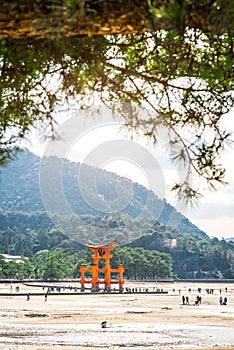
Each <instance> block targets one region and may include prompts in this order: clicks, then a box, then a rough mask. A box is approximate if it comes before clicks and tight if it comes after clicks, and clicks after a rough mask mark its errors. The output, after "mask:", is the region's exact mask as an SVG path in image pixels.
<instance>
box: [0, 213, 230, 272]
mask: <svg viewBox="0 0 234 350" xmlns="http://www.w3.org/2000/svg"><path fill="white" fill-rule="evenodd" d="M86 219H89V222H92V221H93V225H98V222H99V224H100V223H102V230H103V229H104V227H105V225H107V226H108V225H109V224H111V226H113V222H115V225H117V227H121V229H120V230H119V231H117V232H119V233H121V234H122V235H123V232H127V230H126V227H124V226H123V220H124V219H129V218H128V217H127V218H125V217H124V215H123V216H119V217H116V218H115V220H114V221H109V220H106V221H105V220H102V221H97V220H98V218H97V217H96V216H91V215H89V216H88V215H87V217H86ZM130 222H131V225H133V226H132V230H137V229H138V230H142V232H144V234H143V236H142V237H141V238H139V239H137V240H135V241H133V242H132V243H130V244H129V245H128V246H123V245H122V247H121V248H116V249H115V250H114V253H113V259H112V265H113V266H114V267H117V266H118V264H119V263H123V264H124V266H125V278H128V277H129V278H130V277H131V278H146V277H148V278H158V277H160V278H166V277H167V278H168V277H169V276H172V274H173V276H177V277H178V278H234V243H233V242H226V241H225V240H221V241H219V240H218V239H217V238H213V239H210V238H208V237H207V236H205V237H202V236H199V235H196V234H195V233H194V234H190V235H189V234H180V233H179V232H178V231H176V230H169V229H168V228H167V227H166V226H164V225H163V224H161V223H159V222H155V223H152V222H150V221H149V222H147V221H142V222H141V221H140V220H139V221H137V220H135V221H130ZM0 223H1V227H0V247H1V250H0V253H8V254H13V255H20V256H26V257H28V258H29V259H26V260H25V264H24V263H23V264H16V263H13V262H11V263H9V265H6V263H5V262H4V261H2V271H3V272H2V276H3V277H17V276H25V277H30V276H31V277H43V278H54V279H56V278H65V277H76V276H79V266H80V264H81V263H83V262H84V263H87V264H90V263H91V258H90V253H89V251H88V250H84V246H83V245H81V244H79V243H77V242H76V241H75V240H74V239H71V238H68V237H66V236H65V235H64V234H63V233H62V232H61V231H59V230H58V229H55V228H54V227H52V224H51V222H50V221H49V220H48V217H47V216H46V214H42V213H41V214H40V213H34V214H23V213H17V212H12V213H0ZM47 225H48V227H47V228H46V226H47ZM144 225H145V226H144ZM128 228H129V227H128ZM111 230H112V232H114V230H115V229H114V227H112V228H111ZM88 237H89V236H88V235H87V240H86V243H87V242H88ZM116 237H119V238H121V236H120V235H119V236H113V237H112V238H113V239H115V238H116ZM4 271H5V272H4ZM27 271H28V272H27Z"/></svg>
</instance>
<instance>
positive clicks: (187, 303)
mask: <svg viewBox="0 0 234 350" xmlns="http://www.w3.org/2000/svg"><path fill="white" fill-rule="evenodd" d="M186 305H189V297H188V296H187V297H186Z"/></svg>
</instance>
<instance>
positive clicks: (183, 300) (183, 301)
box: [182, 295, 185, 305]
mask: <svg viewBox="0 0 234 350" xmlns="http://www.w3.org/2000/svg"><path fill="white" fill-rule="evenodd" d="M182 303H183V305H185V296H184V295H183V296H182Z"/></svg>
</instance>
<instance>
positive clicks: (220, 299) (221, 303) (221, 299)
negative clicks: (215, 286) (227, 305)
mask: <svg viewBox="0 0 234 350" xmlns="http://www.w3.org/2000/svg"><path fill="white" fill-rule="evenodd" d="M219 304H220V305H223V298H222V297H220V298H219Z"/></svg>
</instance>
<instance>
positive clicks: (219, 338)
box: [0, 282, 234, 350]
mask: <svg viewBox="0 0 234 350" xmlns="http://www.w3.org/2000/svg"><path fill="white" fill-rule="evenodd" d="M72 285H73V286H75V284H74V283H73V284H72ZM16 286H18V287H19V292H20V293H25V295H22V296H20V295H17V296H13V295H10V293H11V292H12V293H13V292H15V287H16ZM125 286H128V287H130V288H131V289H132V288H137V290H139V288H141V291H143V290H144V291H145V289H146V288H148V290H149V292H148V293H124V294H114V293H113V294H105V293H100V294H91V293H89V294H88V293H87V294H86V293H85V294H82V295H81V294H79V293H77V294H69V295H64V294H63V293H64V292H63V290H62V291H61V293H60V294H59V295H53V293H51V294H49V295H48V298H47V301H45V296H44V295H45V290H46V289H47V288H45V289H44V290H42V288H41V287H30V286H25V285H22V284H14V285H12V286H10V285H9V284H0V293H3V292H5V293H9V295H7V296H0V349H4V350H49V349H53V350H74V349H78V350H80V349H85V350H91V349H92V350H94V349H113V350H117V349H125V350H130V349H131V350H132V349H134V350H143V349H149V350H156V349H157V350H160V349H164V350H167V349H183V350H185V349H186V350H189V349H215V350H220V349H222V350H224V349H225V350H227V349H228V350H231V349H232V350H233V349H234V283H232V284H230V283H228V284H222V283H199V284H198V283H185V282H183V283H182V282H181V283H157V285H156V284H155V283H143V282H127V283H126V284H125ZM199 287H200V288H201V289H202V290H201V293H198V288H199ZM226 287H227V292H226V291H225V288H226ZM207 288H208V289H214V292H213V294H207V292H206V289H207ZM156 289H160V290H161V289H162V290H163V291H167V292H168V294H156V293H154V292H153V291H155V290H156ZM189 289H191V291H189ZM220 289H221V293H220ZM66 291H67V289H66ZM151 292H152V293H151ZM27 293H30V299H29V300H28V301H27V296H26V294H27ZM34 293H39V295H34ZM182 295H184V296H188V297H189V303H190V305H183V304H182ZM197 295H200V296H201V298H202V302H201V305H194V301H195V299H196V297H197ZM220 296H222V297H223V298H224V297H225V296H226V297H227V300H228V303H227V305H220V304H219V298H220ZM102 321H107V327H106V328H101V322H102Z"/></svg>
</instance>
